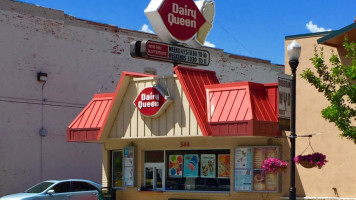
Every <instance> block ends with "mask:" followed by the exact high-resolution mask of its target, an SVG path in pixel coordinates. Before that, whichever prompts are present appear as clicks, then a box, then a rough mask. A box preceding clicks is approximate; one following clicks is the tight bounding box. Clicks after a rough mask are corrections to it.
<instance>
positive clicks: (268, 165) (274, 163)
mask: <svg viewBox="0 0 356 200" xmlns="http://www.w3.org/2000/svg"><path fill="white" fill-rule="evenodd" d="M287 166H288V162H286V161H283V160H281V159H278V158H267V159H266V160H264V161H263V162H262V169H265V170H266V171H267V172H284V171H285V170H286V169H287Z"/></svg>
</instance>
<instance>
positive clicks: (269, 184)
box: [265, 172, 278, 191]
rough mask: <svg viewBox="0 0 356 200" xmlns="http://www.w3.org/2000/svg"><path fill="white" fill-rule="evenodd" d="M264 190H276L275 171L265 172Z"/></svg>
mask: <svg viewBox="0 0 356 200" xmlns="http://www.w3.org/2000/svg"><path fill="white" fill-rule="evenodd" d="M265 182H266V191H277V190H278V175H277V172H267V173H266V181H265Z"/></svg>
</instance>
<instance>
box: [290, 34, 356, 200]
mask: <svg viewBox="0 0 356 200" xmlns="http://www.w3.org/2000/svg"><path fill="white" fill-rule="evenodd" d="M320 37H321V36H318V35H313V36H311V37H302V38H288V39H286V41H285V49H286V48H287V45H288V44H290V43H291V41H292V40H296V41H297V42H298V43H299V44H300V45H301V47H302V52H301V57H300V59H299V62H300V63H299V66H298V69H297V74H298V75H297V103H296V107H297V112H296V120H297V121H296V134H297V135H303V134H313V133H318V132H319V133H322V134H321V135H316V136H313V137H312V138H311V140H310V142H311V145H312V147H313V149H314V150H315V151H317V152H321V153H324V154H326V157H327V160H329V162H328V163H327V164H326V165H325V166H324V167H323V168H322V169H317V168H313V169H304V168H302V167H301V166H299V165H297V172H296V177H297V185H296V187H297V194H298V196H307V197H320V196H321V197H355V196H356V191H355V188H356V174H355V173H353V170H352V166H353V164H355V163H356V160H355V156H354V152H356V144H354V143H353V142H352V141H350V140H347V139H345V138H341V137H340V136H339V134H340V131H339V130H338V129H337V128H336V127H335V126H334V124H332V123H329V122H327V121H326V120H325V119H324V118H322V117H321V110H322V109H323V108H325V107H327V106H328V102H327V100H326V99H325V97H323V95H322V94H321V93H318V91H317V90H316V89H315V88H314V87H313V86H311V85H310V84H309V83H307V81H306V80H304V79H302V78H301V77H300V74H301V73H302V71H303V70H305V69H306V68H312V63H311V61H310V60H309V59H310V58H312V57H313V55H314V45H317V49H318V50H320V47H323V48H324V58H325V61H327V62H328V59H329V58H330V56H331V55H332V54H331V50H334V53H337V50H336V49H333V48H331V47H328V46H324V45H318V44H317V39H318V38H320ZM285 60H286V74H290V73H291V72H290V68H289V66H288V57H287V55H285ZM287 134H289V133H288V132H287ZM285 142H286V144H287V145H286V147H287V149H285V151H286V152H287V151H288V150H289V147H288V143H287V141H286V140H285ZM308 142H309V140H308V138H298V139H297V141H296V154H297V155H298V154H300V153H302V152H303V151H304V149H305V148H306V147H307V146H308ZM308 153H312V150H311V149H310V148H309V149H308V150H307V151H306V152H305V154H308Z"/></svg>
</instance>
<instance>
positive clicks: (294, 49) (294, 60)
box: [287, 40, 301, 200]
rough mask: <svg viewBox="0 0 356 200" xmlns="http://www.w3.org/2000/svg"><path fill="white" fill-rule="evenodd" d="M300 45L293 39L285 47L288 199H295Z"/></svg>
mask: <svg viewBox="0 0 356 200" xmlns="http://www.w3.org/2000/svg"><path fill="white" fill-rule="evenodd" d="M300 51H301V47H300V45H299V44H298V43H297V42H296V41H295V40H293V42H292V43H290V44H289V45H288V47H287V53H288V58H289V65H290V68H291V70H292V83H291V123H290V135H289V139H290V145H291V150H290V159H291V160H290V188H289V199H290V200H296V198H297V195H296V188H295V162H294V157H295V140H296V138H297V134H296V133H295V121H296V119H295V111H296V110H295V108H296V106H295V104H296V71H297V67H298V64H299V56H300Z"/></svg>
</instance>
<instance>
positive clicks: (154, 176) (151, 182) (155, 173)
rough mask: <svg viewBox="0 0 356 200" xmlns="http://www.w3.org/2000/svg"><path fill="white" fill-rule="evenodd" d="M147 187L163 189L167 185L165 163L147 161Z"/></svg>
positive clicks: (145, 178)
mask: <svg viewBox="0 0 356 200" xmlns="http://www.w3.org/2000/svg"><path fill="white" fill-rule="evenodd" d="M144 175H145V176H144V180H145V181H144V183H145V187H147V189H148V190H163V189H164V185H165V177H164V163H145V174H144Z"/></svg>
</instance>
